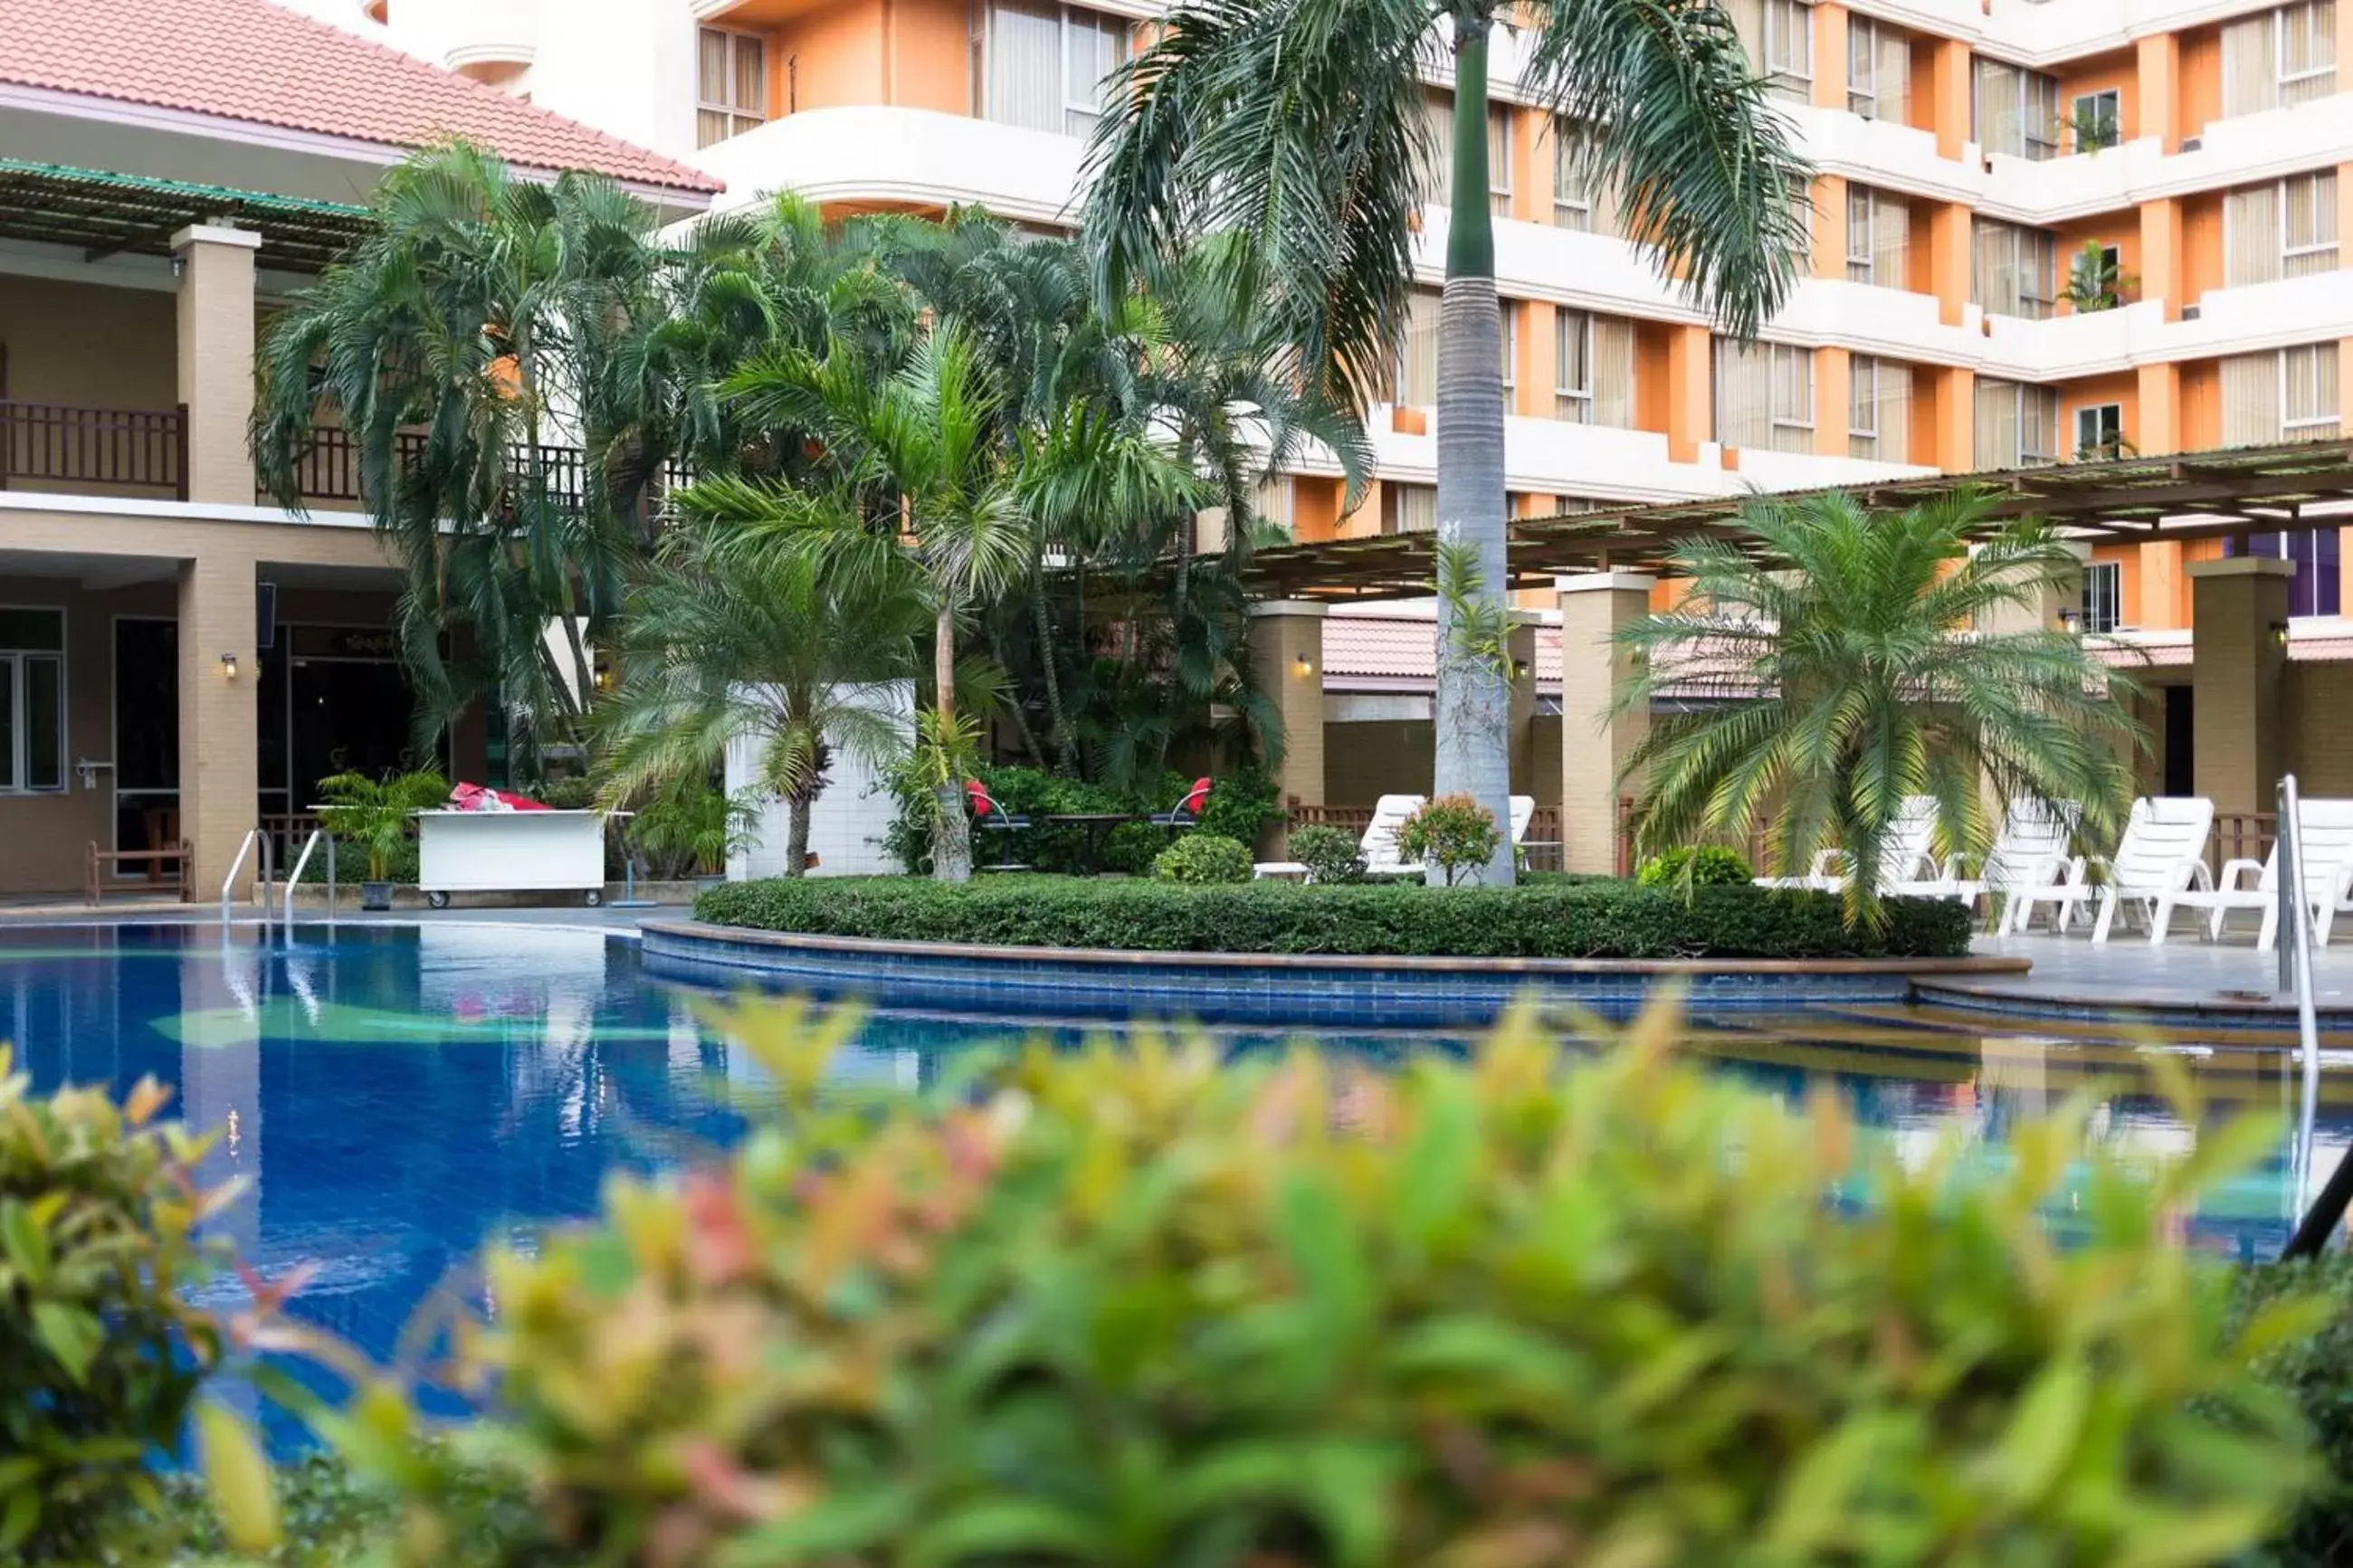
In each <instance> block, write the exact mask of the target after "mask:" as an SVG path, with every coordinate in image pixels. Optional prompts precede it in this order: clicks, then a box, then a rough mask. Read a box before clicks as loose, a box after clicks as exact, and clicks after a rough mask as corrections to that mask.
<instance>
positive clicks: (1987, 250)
mask: <svg viewBox="0 0 2353 1568" xmlns="http://www.w3.org/2000/svg"><path fill="white" fill-rule="evenodd" d="M1973 239H1974V244H1975V256H1974V258H1973V260H1974V262H1975V265H1974V266H1973V267H1972V268H1971V269H1970V278H1969V285H1970V288H1969V297H1970V298H1971V299H1973V300H1976V301H1977V303H1978V305H1980V306H1982V307H1983V308H1984V309H1985V310H1989V311H1990V312H1992V313H1993V314H1995V315H1998V316H2024V317H2026V318H2028V319H2029V320H2031V321H2042V320H2043V319H2044V318H2045V317H2047V316H2049V315H2050V314H2051V301H2052V263H2053V260H2054V252H2055V250H2056V242H2054V241H2053V240H2052V237H2051V234H2050V231H2049V230H2047V229H2040V228H2021V227H2020V226H2017V225H2016V224H2008V223H1998V222H1996V221H1995V220H1993V219H1991V218H1983V217H1981V218H1978V220H1977V223H1976V228H1975V230H1974V234H1973Z"/></svg>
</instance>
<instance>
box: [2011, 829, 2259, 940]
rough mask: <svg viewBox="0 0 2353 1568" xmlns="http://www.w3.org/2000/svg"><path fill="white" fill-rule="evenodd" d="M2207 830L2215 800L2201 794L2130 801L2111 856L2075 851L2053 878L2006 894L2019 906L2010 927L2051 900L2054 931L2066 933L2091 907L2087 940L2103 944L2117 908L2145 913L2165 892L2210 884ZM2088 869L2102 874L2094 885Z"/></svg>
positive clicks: (2018, 927) (2022, 924) (2021, 925)
mask: <svg viewBox="0 0 2353 1568" xmlns="http://www.w3.org/2000/svg"><path fill="white" fill-rule="evenodd" d="M2213 827H2214V803H2213V802H2212V801H2211V800H2208V799H2206V798H2205V797H2204V796H2202V795H2157V796H2143V797H2142V798H2141V799H2139V800H2137V801H2135V802H2133V808H2132V816H2130V817H2129V818H2128V819H2127V820H2126V823H2125V836H2124V840H2123V842H2122V843H2120V844H2118V845H2117V846H2116V854H2115V855H2114V856H2113V857H2109V858H2100V857H2097V856H2092V857H2086V856H2082V855H2078V856H2076V857H2074V858H2073V859H2071V860H2069V861H2068V862H2067V865H2066V874H2065V875H2064V876H2063V878H2062V879H2059V880H2058V881H2055V882H2050V883H2046V884H2044V885H2042V886H2041V887H2031V888H2025V889H2020V890H2019V891H2018V892H2016V893H2014V894H2013V895H2011V896H2012V899H2013V900H2014V901H2015V903H2016V904H2017V906H2018V907H2017V910H2015V912H2014V913H2013V914H2012V915H2011V917H2010V929H2011V930H2013V931H2024V930H2025V929H2026V928H2027V926H2028V925H2029V924H2030V923H2031V921H2032V920H2033V918H2034V910H2035V906H2036V905H2038V904H2049V905H2051V906H2052V921H2051V926H2052V931H2056V932H2064V931H2066V929H2067V927H2068V926H2069V924H2071V923H2072V922H2073V920H2074V916H2075V912H2076V911H2077V910H2079V909H2089V908H2091V907H2093V906H2094V905H2096V906H2097V907H2098V910H2099V914H2098V917H2097V918H2096V919H2095V920H2094V922H2093V925H2092V940H2093V941H2094V942H2106V941H2107V940H2108V929H2109V927H2110V926H2112V925H2114V924H2115V923H2116V910H2117V909H2118V907H2119V906H2120V905H2123V904H2126V903H2131V904H2133V905H2135V906H2137V908H2139V909H2140V910H2142V911H2143V912H2144V913H2150V912H2153V909H2154V905H2155V903H2156V901H2157V900H2158V898H2159V897H2160V896H2162V895H2163V894H2165V893H2168V892H2178V891H2180V890H2182V889H2189V888H2208V889H2211V888H2212V886H2213V885H2214V883H2213V879H2212V878H2211V876H2210V875H2209V874H2208V873H2207V870H2206V836H2207V835H2208V834H2209V833H2211V832H2212V831H2213ZM2094 867H2097V868H2101V870H2102V873H2103V875H2102V879H2101V880H2100V881H2098V882H2094V881H2093V880H2091V879H2090V875H2089V873H2090V872H2091V870H2092V868H2094Z"/></svg>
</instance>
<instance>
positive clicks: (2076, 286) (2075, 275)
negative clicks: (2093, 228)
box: [2060, 239, 2140, 314]
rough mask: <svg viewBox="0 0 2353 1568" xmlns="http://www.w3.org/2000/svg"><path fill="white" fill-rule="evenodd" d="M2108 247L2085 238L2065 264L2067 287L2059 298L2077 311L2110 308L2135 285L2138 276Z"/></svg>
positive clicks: (2118, 303) (2121, 300)
mask: <svg viewBox="0 0 2353 1568" xmlns="http://www.w3.org/2000/svg"><path fill="white" fill-rule="evenodd" d="M2111 249H2112V247H2108V246H2105V245H2102V244H2101V243H2100V242H2099V241H2098V240H2096V239H2087V240H2085V241H2084V248H2083V249H2081V250H2079V251H2077V252H2076V253H2075V254H2074V256H2073V258H2072V259H2071V260H2070V262H2069V264H2068V268H2067V287H2066V288H2065V289H2063V290H2062V291H2061V293H2060V298H2061V299H2063V300H2066V301H2067V303H2068V304H2069V305H2071V306H2073V308H2074V309H2075V310H2077V311H2078V312H2079V313H2084V314H2088V313H2091V312H2094V311H2098V310H2115V309H2116V307H2117V306H2118V305H2120V304H2122V303H2123V302H2124V297H2125V295H2126V292H2127V291H2129V290H2130V289H2135V288H2137V287H2138V286H2139V283H2140V279H2139V278H2138V277H2137V276H2136V275H2135V274H2133V273H2130V272H2126V270H2124V268H2123V267H2122V266H2121V265H2119V264H2118V263H2117V262H2116V260H2114V259H2113V258H2112V257H2111V255H2110V252H2111Z"/></svg>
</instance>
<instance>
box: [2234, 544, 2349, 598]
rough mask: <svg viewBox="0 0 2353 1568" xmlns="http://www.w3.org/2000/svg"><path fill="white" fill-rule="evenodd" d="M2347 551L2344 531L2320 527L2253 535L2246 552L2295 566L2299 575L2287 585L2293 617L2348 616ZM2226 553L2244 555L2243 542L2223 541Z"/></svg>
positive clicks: (2296, 574) (2296, 573)
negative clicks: (2345, 591)
mask: <svg viewBox="0 0 2353 1568" xmlns="http://www.w3.org/2000/svg"><path fill="white" fill-rule="evenodd" d="M2343 550H2344V540H2343V532H2342V531H2341V530H2339V529H2334V528H2316V529H2312V530H2310V531H2306V532H2302V533H2256V534H2250V535H2249V536H2248V538H2247V544H2246V550H2245V552H2244V553H2246V554H2249V555H2269V556H2273V557H2274V558H2276V559H2279V560H2283V561H2293V562H2295V576H2294V577H2292V578H2290V579H2289V580H2288V585H2287V613H2288V614H2289V616H2335V615H2341V614H2343V613H2344V595H2343V589H2342V587H2341V584H2342V583H2343V580H2344V579H2343V577H2342V575H2341V574H2340V567H2341V564H2342V552H2343ZM2222 553H2223V554H2225V555H2237V554H2239V553H2241V551H2240V548H2239V542H2238V541H2237V540H2235V539H2225V540H2223V541H2222Z"/></svg>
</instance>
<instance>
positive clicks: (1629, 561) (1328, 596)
mask: <svg viewBox="0 0 2353 1568" xmlns="http://www.w3.org/2000/svg"><path fill="white" fill-rule="evenodd" d="M1965 486H1976V487H1979V488H1981V489H1985V490H1987V491H1989V492H1990V493H1991V494H1992V495H1993V496H1995V497H1996V498H1997V500H1996V502H1995V505H1994V507H1993V508H1992V511H1991V514H1990V516H1991V519H1992V520H1993V521H2008V520H2010V519H2014V518H2020V517H2038V518H2042V519H2043V520H2044V521H2048V522H2050V523H2051V524H2052V526H2053V527H2054V528H2056V529H2057V530H2058V531H2060V532H2061V533H2062V534H2063V535H2064V536H2065V537H2068V538H2072V539H2077V540H2082V541H2084V542H2104V543H2146V542H2150V541H2153V540H2194V539H2212V538H2217V537H2232V536H2240V535H2244V534H2247V533H2250V532H2256V531H2262V532H2274V531H2298V530H2305V529H2315V528H2333V527H2336V526H2337V525H2338V524H2340V523H2353V440H2347V439H2343V438H2333V439H2329V440H2326V441H2298V442H2292V443H2286V444H2284V445H2280V446H2270V447H2228V448H2224V449H2222V450H2219V451H2211V452H2186V453H2181V454H2179V455H2177V456H2170V457H2158V458H2138V457H2136V458H2111V459H2107V460H2105V461H2094V462H2079V463H2066V464H2062V465H2059V466H2056V467H2052V468H2016V469H2009V468H2005V469H2000V470H1998V471H1995V472H1990V473H1978V474H1930V475H1923V476H1922V477H1920V478H1918V479H1883V480H1879V481H1876V482H1873V483H1869V484H1862V485H1841V486H1831V487H1825V488H1824V489H1817V490H1796V491H1780V492H1777V493H1776V494H1775V495H1774V496H1773V498H1772V499H1773V500H1778V501H1788V500H1796V499H1799V498H1800V497H1803V496H1808V495H1823V494H1829V493H1831V492H1832V491H1833V490H1842V491H1845V492H1846V493H1849V494H1852V495H1855V496H1858V497H1859V498H1860V499H1862V500H1863V501H1865V502H1867V503H1868V504H1870V505H1872V506H1873V507H1891V508H1900V507H1905V506H1910V505H1912V504H1914V503H1915V502H1918V501H1923V500H1930V499H1932V498H1935V497H1937V496H1941V495H1945V494H1947V493H1948V492H1950V491H1952V490H1954V489H1959V488H1962V487H1965ZM1757 499H1758V498H1757V496H1755V495H1754V494H1750V495H1733V496H1722V497H1717V498H1715V499H1712V500H1694V501H1668V502H1664V503H1662V504H1658V505H1650V506H1631V507H1620V508H1610V509H1606V510H1599V511H1584V512H1567V513H1561V514H1558V515H1555V516H1551V517H1534V518H1519V519H1515V520H1514V521H1513V522H1512V525H1511V537H1510V546H1509V549H1510V555H1509V560H1510V571H1509V584H1508V585H1509V586H1511V587H1514V588H1528V587H1548V586H1550V585H1551V583H1552V580H1553V579H1554V578H1556V577H1565V576H1572V575H1575V574H1578V573H1584V572H1601V571H1610V570H1624V571H1641V570H1646V569H1647V570H1656V569H1658V568H1659V567H1660V566H1661V565H1662V563H1663V561H1664V558H1665V556H1666V555H1667V553H1668V552H1670V551H1671V550H1672V549H1673V547H1674V546H1675V544H1676V543H1677V542H1679V541H1681V540H1683V539H1687V538H1690V537H1692V536H1693V535H1695V534H1711V533H1713V534H1729V533H1731V532H1733V531H1736V519H1737V518H1738V515H1739V513H1740V511H1741V509H1742V508H1744V507H1746V506H1747V505H1748V504H1749V503H1750V502H1751V501H1753V500H1757ZM1435 545H1436V538H1435V536H1434V535H1432V534H1430V533H1427V532H1418V533H1398V534H1381V535H1377V536H1375V537H1371V538H1364V539H1341V540H1332V541H1327V542H1324V543H1320V544H1295V545H1291V546H1288V547H1285V548H1283V549H1280V550H1262V551H1260V552H1257V553H1256V554H1255V555H1253V556H1252V557H1251V558H1250V564H1249V566H1248V567H1247V568H1246V569H1245V572H1244V583H1245V585H1246V587H1247V588H1248V590H1249V592H1250V594H1251V595H1253V596H1254V597H1258V598H1262V599H1304V600H1331V601H1344V600H1357V601H1362V600H1374V599H1406V598H1424V597H1427V596H1429V595H1430V592H1431V588H1430V584H1431V582H1432V580H1433V579H1434V578H1435V576H1436V574H1437V565H1436V562H1435Z"/></svg>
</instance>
